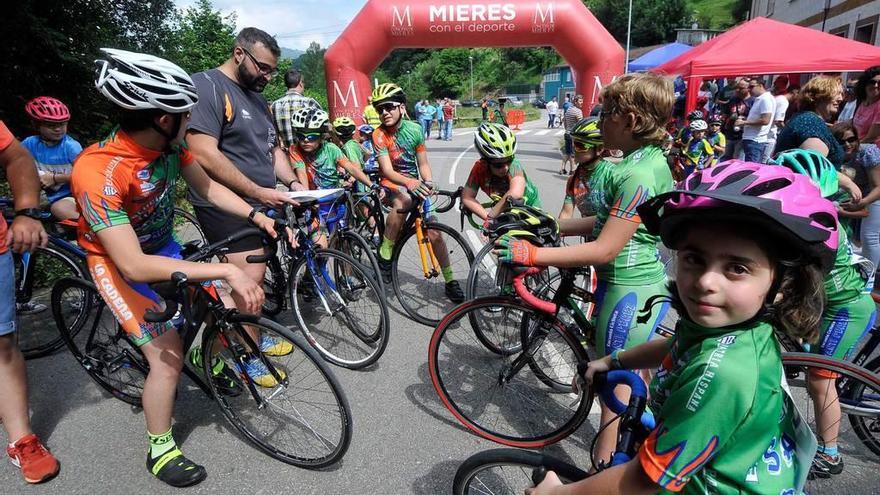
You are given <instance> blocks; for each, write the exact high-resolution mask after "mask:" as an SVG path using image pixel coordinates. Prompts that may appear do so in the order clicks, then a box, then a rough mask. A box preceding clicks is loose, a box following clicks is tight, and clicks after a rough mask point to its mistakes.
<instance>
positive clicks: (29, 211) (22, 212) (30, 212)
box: [15, 208, 43, 220]
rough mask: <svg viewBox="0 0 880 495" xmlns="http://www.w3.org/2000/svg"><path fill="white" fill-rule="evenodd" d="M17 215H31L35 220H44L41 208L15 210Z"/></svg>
mask: <svg viewBox="0 0 880 495" xmlns="http://www.w3.org/2000/svg"><path fill="white" fill-rule="evenodd" d="M15 216H17V217H18V216H23V217H30V218H33V219H34V220H42V219H43V210H41V209H39V208H22V209H20V210H15Z"/></svg>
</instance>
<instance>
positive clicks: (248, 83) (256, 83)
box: [237, 64, 268, 93]
mask: <svg viewBox="0 0 880 495" xmlns="http://www.w3.org/2000/svg"><path fill="white" fill-rule="evenodd" d="M237 70H238V82H240V83H241V85H242V86H244V87H245V88H247V89H249V90H251V91H254V92H257V93H262V92H263V89H265V88H266V84H268V82H267V81H266V80H265V79H264V78H263V76H262V75H259V74H258V75H256V76H252V75H250V74H249V73H248V71H247V69H245V68H244V64H241V65H239V66H238V69H237Z"/></svg>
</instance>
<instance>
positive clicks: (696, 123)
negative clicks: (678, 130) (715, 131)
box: [688, 119, 709, 131]
mask: <svg viewBox="0 0 880 495" xmlns="http://www.w3.org/2000/svg"><path fill="white" fill-rule="evenodd" d="M688 127H690V128H691V130H692V131H705V130H706V129H708V128H709V126H708V125H706V121H705V120H702V119H697V120H692V121H691V123H690V125H689V126H688Z"/></svg>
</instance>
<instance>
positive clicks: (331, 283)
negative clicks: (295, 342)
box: [288, 249, 390, 369]
mask: <svg viewBox="0 0 880 495" xmlns="http://www.w3.org/2000/svg"><path fill="white" fill-rule="evenodd" d="M288 288H289V290H290V301H291V306H292V308H293V312H294V313H295V314H296V319H297V323H298V324H299V326H300V328H301V329H302V331H303V334H305V337H306V339H307V340H308V341H309V343H310V344H312V346H313V347H314V348H315V350H316V351H318V353H320V354H321V355H322V356H324V359H326V360H327V361H329V362H331V363H333V364H335V365H337V366H342V367H344V368H351V369H360V368H364V367H366V366H369V365H371V364H373V363H375V362H376V361H377V360H378V359H379V358H380V357H381V356H382V354H383V353H384V352H385V348H386V347H387V346H388V338H389V333H390V329H389V323H388V306H387V304H386V302H385V295H384V294H383V293H382V291H381V289H379V286H378V285H377V283H376V281H375V280H373V278H372V277H371V276H369V275H368V274H367V272H366V269H365V268H363V266H362V265H361V264H360V263H357V262H356V261H354V260H353V259H351V258H350V257H348V256H347V255H345V254H343V253H340V252H339V251H334V250H332V249H319V250H316V251H314V252H312V253H311V254H307V255H306V256H303V257H302V258H300V259H299V260H298V261H297V262H296V264H295V265H294V267H293V268H292V269H291V271H290V283H289V286H288Z"/></svg>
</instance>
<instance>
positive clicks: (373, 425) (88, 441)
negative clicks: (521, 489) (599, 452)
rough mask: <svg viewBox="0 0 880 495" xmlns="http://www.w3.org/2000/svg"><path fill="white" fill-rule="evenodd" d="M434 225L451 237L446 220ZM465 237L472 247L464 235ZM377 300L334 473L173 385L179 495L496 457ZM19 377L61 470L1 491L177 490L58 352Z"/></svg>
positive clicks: (440, 170) (553, 179)
mask: <svg viewBox="0 0 880 495" xmlns="http://www.w3.org/2000/svg"><path fill="white" fill-rule="evenodd" d="M544 123H545V120H540V121H537V122H531V123H527V124H525V125H524V126H523V130H522V131H521V132H520V133H519V141H520V144H519V157H520V160H521V161H522V162H523V165H524V166H525V168H526V170H527V172H528V174H529V175H530V176H531V177H532V179H533V180H534V181H535V183H536V184H537V185H538V188H539V190H540V192H541V197H542V200H543V202H544V205H545V207H546V208H547V209H548V210H549V211H551V212H553V213H554V214H555V213H556V212H558V211H559V209H560V207H561V205H562V200H563V193H562V190H563V187H564V183H565V178H564V177H562V176H559V175H556V173H555V172H556V171H557V170H558V169H559V163H560V161H559V152H558V143H559V140H560V139H561V131H559V130H558V129H557V130H547V129H545V128H544V127H543V126H544V125H545V124H544ZM435 132H436V131H435ZM434 136H436V134H434ZM471 136H472V134H471V132H469V130H464V129H459V130H456V131H455V137H454V139H453V140H452V141H438V140H435V139H431V140H430V141H429V142H428V149H429V156H430V159H431V164H432V167H433V171H434V179H435V183H436V184H438V185H439V186H440V187H443V188H447V187H448V188H454V187H455V186H457V185H461V184H463V183H464V180H465V178H466V177H467V174H468V172H469V170H470V167H471V164H472V163H473V162H474V160H476V156H477V155H476V152H475V151H474V149H473V146H472V143H473V140H472V137H471ZM444 220H445V221H447V222H448V223H449V224H450V225H454V226H456V227H458V218H457V216H456V215H452V214H450V216H448V217H444ZM466 230H467V227H466ZM465 236H466V238H467V239H469V240H470V241H472V242H474V243H475V244H478V243H479V237H478V236H476V235H475V233H471V234H468V233H465ZM477 247H478V246H477V245H475V248H477ZM475 251H476V249H475ZM388 296H389V300H390V301H391V302H392V310H391V311H390V316H391V323H392V326H391V337H392V338H391V342H390V343H389V345H388V348H387V350H386V352H385V354H384V356H383V357H382V358H381V359H380V360H379V362H378V363H377V364H376V365H375V366H373V367H371V368H370V369H369V370H367V371H349V370H344V369H341V368H334V371H335V373H336V375H337V377H338V378H339V379H340V381H341V382H342V384H343V386H344V388H345V392H346V394H347V396H348V399H349V402H350V404H351V410H352V414H353V420H354V436H353V440H352V443H351V446H350V448H349V450H348V453H347V454H346V456H345V457H344V459H343V460H342V461H341V462H340V463H338V464H337V465H335V466H333V467H331V468H329V469H326V470H322V471H308V470H303V469H298V468H294V467H291V466H288V465H285V464H282V463H280V462H277V461H274V460H272V459H270V458H269V457H267V456H265V455H263V454H262V453H260V452H258V451H257V450H255V449H254V448H252V447H251V446H250V445H249V444H247V443H245V442H244V441H243V440H241V439H240V438H239V437H238V436H237V434H236V433H235V432H234V431H233V430H232V429H231V428H230V427H229V426H228V425H227V423H226V421H225V419H224V418H223V416H222V414H221V413H220V411H219V410H218V408H217V407H216V406H215V404H214V403H213V401H212V400H210V399H209V398H207V397H206V396H205V395H204V394H203V393H202V392H201V391H199V390H198V389H196V388H195V387H194V386H192V384H191V383H189V382H188V379H186V378H184V379H183V383H182V384H181V386H180V389H179V394H178V400H177V405H176V408H175V436H176V438H177V441H178V443H179V444H181V445H182V448H183V450H184V452H186V454H187V455H188V456H189V457H190V458H192V459H194V460H195V461H197V462H199V463H201V464H203V465H205V466H206V468H207V470H208V473H209V474H208V478H207V480H206V481H204V482H203V483H202V484H200V485H198V486H196V487H192V488H189V489H186V491H185V492H184V493H194V494H195V493H241V494H248V495H253V494H270V493H294V494H313V493H314V494H318V493H321V494H380V493H390V494H407V493H412V494H419V495H429V494H441V493H449V492H450V490H451V486H452V478H453V476H454V473H455V470H456V468H457V467H458V465H459V463H460V462H461V461H463V460H464V459H465V458H467V457H468V456H469V455H471V454H473V453H476V452H478V451H481V450H485V449H490V448H494V447H498V445H495V444H492V443H490V442H488V441H485V440H482V439H480V438H478V437H476V436H474V435H472V434H471V433H469V432H468V431H467V430H465V429H464V428H463V427H462V426H460V425H459V424H458V423H457V422H456V421H455V419H454V418H453V417H452V416H451V414H449V413H448V412H447V411H446V409H444V408H443V406H442V405H441V404H440V402H439V400H438V399H437V396H436V394H435V392H434V390H433V388H432V386H431V384H430V378H429V375H428V366H427V345H428V340H429V338H430V335H431V331H432V329H431V328H428V327H426V326H423V325H420V324H417V323H414V322H412V321H411V320H409V319H408V318H406V317H405V316H403V314H402V312H401V311H400V309H399V306H398V305H397V302H396V300H395V299H394V296H393V294H392V293H391V292H389V294H388ZM28 373H29V382H30V384H31V394H30V396H31V408H32V411H33V426H34V429H35V430H36V432H37V433H38V434H39V435H40V436H41V437H42V438H43V439H44V440H45V441H46V443H47V444H48V446H49V447H50V448H51V449H52V451H53V452H54V454H55V455H56V456H57V457H58V458H59V460H60V461H61V465H62V470H61V474H60V475H59V476H58V478H56V479H55V480H53V481H51V482H49V483H47V484H45V485H40V486H36V487H30V486H27V485H26V483H25V482H24V481H23V480H22V478H21V475H20V474H19V473H18V472H17V470H16V469H15V468H13V467H12V466H10V465H7V466H5V467H3V468H0V486H3V487H4V488H3V490H2V493H28V494H37V493H64V494H102V493H108V494H115V493H176V492H177V490H174V489H171V488H168V487H166V486H164V485H163V484H162V483H161V482H159V481H158V480H156V479H154V478H153V477H152V476H150V475H149V474H148V473H147V472H146V470H145V466H144V461H145V452H146V450H147V442H146V438H145V434H144V423H143V415H142V413H141V412H140V411H139V410H137V409H133V408H131V407H130V406H128V405H126V404H124V403H122V402H120V401H118V400H116V399H113V398H111V397H110V396H109V395H107V394H105V393H103V392H102V391H101V390H99V388H98V386H97V385H95V384H94V383H92V382H91V381H90V379H89V378H88V377H87V376H86V374H85V372H84V371H83V370H82V369H81V368H80V367H79V366H78V365H77V364H76V363H75V362H74V361H73V359H72V358H71V356H70V355H69V353H67V352H66V351H62V352H60V353H58V354H56V355H54V356H51V357H48V358H44V359H40V360H36V361H32V362H29V363H28ZM595 425H596V421H595V417H592V418H591V422H590V424H587V425H585V426H583V427H582V428H581V430H579V431H578V432H576V433H575V434H574V435H573V436H572V437H570V438H568V439H565V440H563V441H562V442H561V443H559V444H557V445H555V446H552V447H551V448H549V449H547V450H548V452H549V453H552V454H554V455H557V456H561V457H562V458H568V459H570V460H572V461H573V462H575V463H576V464H579V465H582V466H583V465H586V464H587V462H588V460H587V459H588V455H587V449H588V441H589V439H591V438H592V436H593V435H594V432H595V430H594V428H595ZM849 459H850V458H848V460H849ZM876 467H877V465H876V464H873V469H876ZM868 479H871V478H870V477H869V478H868ZM876 479H877V478H876V476H874V477H873V483H872V482H867V483H865V484H862V485H858V486H852V487H847V489H845V490H843V491H842V492H841V491H840V487H838V492H841V493H851V494H857V493H865V494H867V493H876V492H877V491H876V488H877V483H876ZM829 488H830V486H829Z"/></svg>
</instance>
